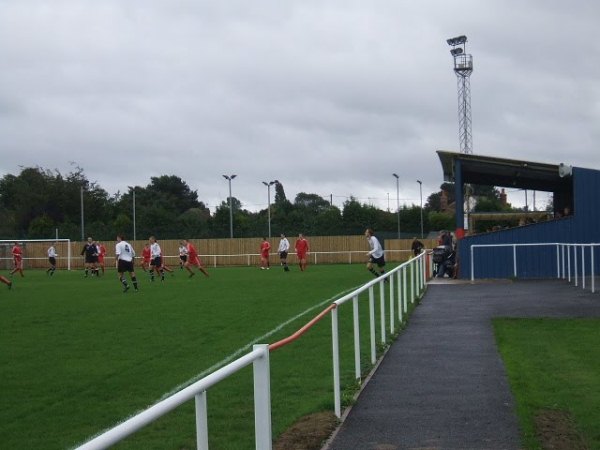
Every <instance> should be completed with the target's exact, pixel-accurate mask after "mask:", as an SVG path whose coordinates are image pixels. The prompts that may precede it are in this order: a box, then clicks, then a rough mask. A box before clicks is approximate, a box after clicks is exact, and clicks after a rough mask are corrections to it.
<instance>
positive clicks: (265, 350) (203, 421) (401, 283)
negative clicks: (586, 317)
mask: <svg viewBox="0 0 600 450" xmlns="http://www.w3.org/2000/svg"><path fill="white" fill-rule="evenodd" d="M362 254H363V255H364V251H363V252H362ZM426 258H427V256H426V253H425V252H423V253H421V254H420V255H419V256H417V257H415V258H413V259H411V260H409V261H407V262H405V263H403V264H401V265H399V266H397V267H395V268H394V269H392V270H390V271H389V272H387V273H385V274H384V275H383V276H380V277H378V278H375V279H373V280H372V281H370V282H368V283H366V284H365V285H363V286H361V287H360V288H358V289H356V290H354V291H353V292H351V293H349V294H347V295H345V296H343V297H342V298H340V299H338V300H336V301H335V302H333V303H332V304H331V305H330V306H329V307H328V308H326V309H325V310H324V311H323V312H321V313H320V314H319V315H318V316H316V317H315V318H314V319H313V320H311V321H310V322H309V323H308V324H306V325H305V326H304V327H303V328H301V329H300V330H298V331H297V332H296V333H294V334H293V335H291V336H290V337H288V338H286V339H283V340H281V341H279V342H276V343H274V344H271V345H267V344H257V345H254V347H253V350H252V352H250V353H248V354H246V355H244V356H242V357H240V358H239V359H237V360H235V361H232V362H231V363H229V364H227V365H226V366H224V367H222V368H220V369H218V370H217V371H215V372H213V373H211V374H210V375H207V376H206V377H204V378H202V379H201V380H198V381H196V382H195V383H193V384H191V385H190V386H188V387H186V388H184V389H182V390H181V391H179V392H177V393H175V394H173V395H172V396H170V397H168V398H166V399H165V400H162V401H160V402H159V403H156V404H155V405H153V406H151V407H150V408H148V409H146V410H144V411H143V412H141V413H139V414H137V415H135V416H134V417H132V418H130V419H128V420H126V421H125V422H123V423H121V424H119V425H117V426H116V427H114V428H112V429H110V430H108V431H106V432H104V433H102V434H100V435H98V436H97V437H95V438H93V439H91V440H90V441H88V442H87V443H85V444H83V445H81V446H80V447H78V448H77V450H98V449H105V448H108V447H110V446H111V445H114V444H116V443H117V442H119V441H121V440H123V439H125V438H126V437H127V436H130V435H131V434H134V433H135V432H137V431H139V430H140V429H142V428H144V427H145V426H147V425H148V424H150V423H151V422H153V421H155V420H157V419H159V418H160V417H162V416H163V415H165V414H166V413H168V412H170V411H172V410H173V409H175V408H177V407H178V406H180V405H181V404H183V403H185V402H187V401H190V400H191V399H195V405H196V442H197V448H198V449H200V450H207V449H208V420H207V405H206V391H207V390H208V389H209V388H210V387H212V386H214V385H215V384H216V383H218V382H219V381H222V380H224V379H225V378H227V377H229V376H230V375H233V374H234V373H236V372H237V371H239V370H240V369H242V368H244V367H246V366H248V365H249V364H253V367H254V422H255V443H256V449H260V450H271V448H272V442H271V440H272V437H271V392H270V368H269V352H270V351H274V350H276V349H278V348H281V347H283V346H285V345H286V344H288V343H289V342H292V341H294V340H296V339H298V338H299V337H300V336H301V335H302V334H303V333H304V332H305V331H307V330H308V329H309V328H310V327H312V326H313V325H314V324H315V323H316V322H317V321H319V320H321V319H322V318H323V317H325V316H326V315H327V314H329V312H331V321H332V351H333V358H332V359H333V362H332V364H333V385H334V389H333V391H334V405H335V406H334V408H335V414H336V416H337V417H341V382H340V352H339V329H338V311H337V310H338V308H340V307H341V306H342V305H344V304H345V303H347V302H349V301H352V306H353V319H354V321H353V326H354V359H355V361H354V366H355V377H356V379H357V380H360V379H361V376H362V373H361V356H360V355H361V348H360V327H359V322H360V321H359V308H358V301H359V296H360V295H361V294H365V293H367V294H368V299H369V326H370V330H369V333H370V362H371V364H374V363H375V362H376V345H375V332H376V323H375V299H374V286H375V285H377V284H379V288H380V289H379V292H380V299H379V300H380V312H381V317H380V322H381V330H380V331H381V341H382V342H384V343H385V342H386V339H387V337H386V330H387V329H389V333H390V334H393V333H394V331H395V330H396V321H397V323H398V324H401V323H402V322H403V321H404V320H405V318H406V314H407V313H408V302H409V301H410V302H411V303H414V301H415V300H416V299H417V298H419V296H420V295H421V294H422V292H423V290H424V288H425V285H426V282H427V270H426V261H427V259H426ZM429 273H431V272H429ZM407 278H409V279H407ZM386 286H388V289H386ZM409 286H410V295H409V293H408V287H409ZM386 291H387V293H388V294H389V296H388V302H387V305H388V312H389V321H388V319H387V315H386ZM395 311H397V313H396V312H395ZM387 325H389V328H388V326H387Z"/></svg>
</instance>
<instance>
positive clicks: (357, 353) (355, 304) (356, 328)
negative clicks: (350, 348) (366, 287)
mask: <svg viewBox="0 0 600 450" xmlns="http://www.w3.org/2000/svg"><path fill="white" fill-rule="evenodd" d="M352 311H353V316H354V375H355V378H356V379H357V380H360V375H361V373H360V321H359V320H358V319H359V318H358V295H355V296H354V297H353V298H352Z"/></svg>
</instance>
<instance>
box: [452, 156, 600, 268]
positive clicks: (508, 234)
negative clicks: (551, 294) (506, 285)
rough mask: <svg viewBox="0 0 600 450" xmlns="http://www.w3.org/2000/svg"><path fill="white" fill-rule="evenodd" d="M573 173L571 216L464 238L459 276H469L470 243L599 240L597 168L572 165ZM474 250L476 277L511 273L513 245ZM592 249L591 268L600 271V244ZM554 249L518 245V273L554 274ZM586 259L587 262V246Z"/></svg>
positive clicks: (459, 251) (599, 194)
mask: <svg viewBox="0 0 600 450" xmlns="http://www.w3.org/2000/svg"><path fill="white" fill-rule="evenodd" d="M572 177H573V203H574V204H573V206H572V208H571V210H572V212H573V214H572V215H571V216H568V217H564V218H561V219H556V220H549V221H547V222H541V223H536V224H531V225H525V226H520V227H515V228H510V229H507V230H500V231H495V232H491V233H484V234H479V235H475V236H467V237H465V238H463V239H462V240H460V241H459V246H458V256H459V277H460V278H470V277H471V246H472V245H475V244H525V243H555V242H560V243H600V171H597V170H592V169H582V168H577V167H574V168H573V176H572ZM474 252H475V254H474V259H475V270H474V276H475V278H508V277H512V276H514V266H513V249H512V247H507V248H475V249H474ZM594 252H595V253H594V272H595V273H596V274H600V247H597V248H596V249H595V251H594ZM556 253H557V249H556V246H549V247H539V246H535V247H521V248H517V257H518V264H517V277H519V278H551V277H556V276H557V268H556V264H557V262H556V256H557V255H556ZM560 257H561V258H562V256H560ZM572 257H573V255H572ZM579 258H580V259H579V261H581V251H579ZM585 259H586V261H587V263H588V264H589V261H590V250H589V249H587V250H586V257H585ZM561 261H562V260H561Z"/></svg>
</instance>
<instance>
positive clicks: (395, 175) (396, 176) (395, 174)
mask: <svg viewBox="0 0 600 450" xmlns="http://www.w3.org/2000/svg"><path fill="white" fill-rule="evenodd" d="M392 175H394V177H395V178H400V177H399V176H398V174H397V173H393V174H392Z"/></svg>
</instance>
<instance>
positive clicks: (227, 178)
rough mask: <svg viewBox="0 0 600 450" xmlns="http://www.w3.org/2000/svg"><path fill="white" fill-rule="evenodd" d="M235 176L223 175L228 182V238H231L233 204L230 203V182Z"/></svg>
mask: <svg viewBox="0 0 600 450" xmlns="http://www.w3.org/2000/svg"><path fill="white" fill-rule="evenodd" d="M235 177H237V175H223V178H225V179H226V180H227V181H228V182H229V237H230V238H233V204H232V203H233V202H232V201H231V180H233V179H234V178H235Z"/></svg>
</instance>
